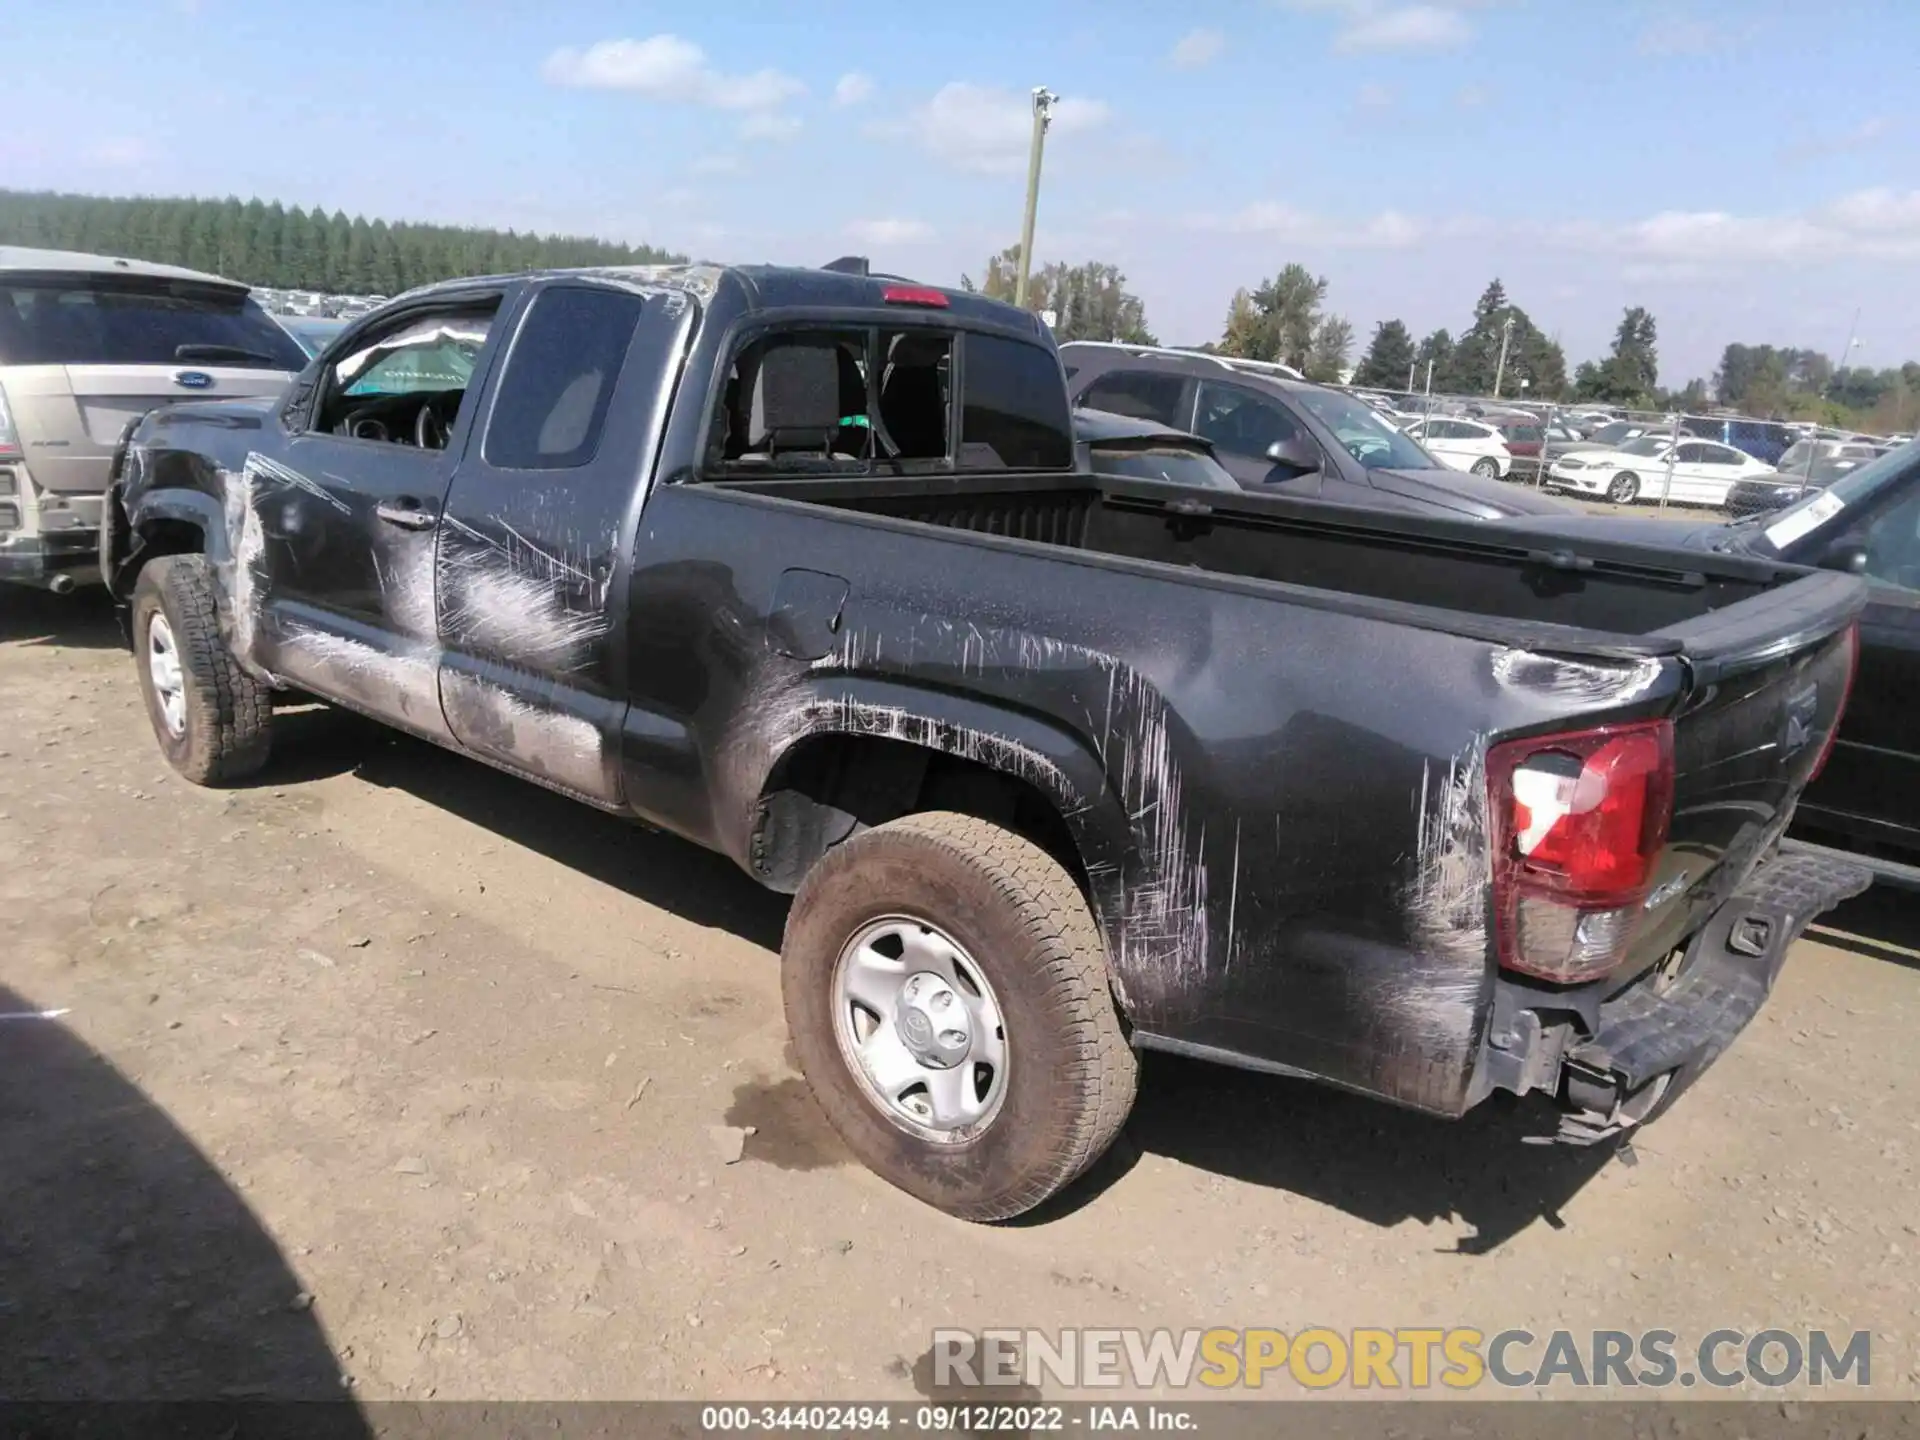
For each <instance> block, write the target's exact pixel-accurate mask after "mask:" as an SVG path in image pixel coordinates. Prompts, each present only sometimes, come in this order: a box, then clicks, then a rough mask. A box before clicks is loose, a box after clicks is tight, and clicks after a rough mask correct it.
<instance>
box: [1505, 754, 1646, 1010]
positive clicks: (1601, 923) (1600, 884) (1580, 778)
mask: <svg viewBox="0 0 1920 1440" xmlns="http://www.w3.org/2000/svg"><path fill="white" fill-rule="evenodd" d="M1487 786H1488V799H1489V803H1490V805H1491V807H1492V817H1493V824H1492V827H1491V829H1492V840H1493V845H1494V856H1493V882H1494V903H1495V915H1496V919H1497V924H1498V930H1499V940H1500V958H1501V963H1503V964H1505V965H1507V966H1509V967H1511V968H1513V969H1515V970H1524V971H1526V972H1527V973H1528V974H1531V975H1538V976H1541V977H1542V978H1544V979H1548V980H1557V981H1563V982H1573V981H1578V980H1590V979H1593V978H1595V977H1597V976H1600V975H1604V974H1606V973H1607V972H1608V971H1610V970H1612V969H1613V968H1614V967H1615V966H1616V965H1618V964H1619V963H1620V961H1621V960H1622V959H1624V958H1625V955H1626V947H1627V944H1628V942H1629V941H1630V940H1631V939H1632V932H1633V929H1634V921H1635V919H1636V918H1637V916H1638V914H1639V911H1640V907H1641V905H1642V904H1643V902H1644V901H1645V900H1646V898H1647V891H1648V888H1649V886H1650V885H1651V884H1652V881H1653V872H1654V866H1655V864H1656V863H1657V862H1658V860H1659V858H1660V852H1661V850H1662V849H1663V848H1664V847H1665V845H1666V843H1667V827H1668V825H1669V824H1670V823H1671V821H1672V818H1673V722H1671V721H1669V720H1653V721H1646V722H1642V723H1636V724H1631V725H1611V726H1604V727H1602V728H1600V729H1597V730H1583V731H1579V732H1576V733H1573V734H1568V735H1545V736H1538V737H1535V738H1533V739H1528V740H1509V741H1506V742H1504V743H1503V744H1500V745H1496V746H1494V747H1493V748H1492V749H1491V750H1490V751H1489V752H1488V754H1487Z"/></svg>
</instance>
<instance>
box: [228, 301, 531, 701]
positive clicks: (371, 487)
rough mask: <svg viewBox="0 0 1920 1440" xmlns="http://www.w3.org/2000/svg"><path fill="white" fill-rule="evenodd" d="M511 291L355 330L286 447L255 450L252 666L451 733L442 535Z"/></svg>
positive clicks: (249, 479) (245, 579)
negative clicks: (439, 679)
mask: <svg viewBox="0 0 1920 1440" xmlns="http://www.w3.org/2000/svg"><path fill="white" fill-rule="evenodd" d="M500 298H501V297H500V296H499V295H497V294H492V295H486V296H481V297H477V298H466V299H462V300H459V301H443V302H441V303H439V304H437V305H434V306H432V307H426V308H420V309H412V310H408V311H406V312H404V313H402V314H400V315H396V316H392V317H383V318H382V320H381V321H379V322H378V323H377V324H375V325H374V326H372V327H369V328H363V329H360V330H356V331H354V332H351V333H349V334H348V335H346V336H343V337H342V338H341V340H340V341H339V342H338V343H337V344H336V345H335V346H334V347H333V348H332V349H331V350H330V351H329V353H328V355H327V357H326V359H325V361H324V363H323V364H322V365H321V367H320V368H319V371H318V374H319V379H318V381H317V384H316V393H315V395H314V396H313V397H312V399H311V401H310V402H309V403H307V404H306V405H305V406H303V407H301V408H299V409H298V411H297V413H296V414H295V415H294V416H293V417H291V418H290V419H289V421H288V422H287V424H288V429H287V431H286V438H285V442H284V444H283V445H280V446H277V447H274V448H275V449H276V450H277V453H272V454H269V453H266V452H265V451H259V452H255V453H253V454H251V455H249V456H248V458H247V462H246V468H245V472H244V474H243V476H242V477H241V487H242V493H243V496H244V503H245V506H246V509H247V512H248V513H247V517H246V526H247V528H246V529H243V531H242V546H241V552H240V553H239V555H238V556H237V559H238V560H239V562H240V571H239V575H238V578H237V582H236V584H237V591H238V593H237V594H236V602H237V603H236V609H237V610H244V611H245V612H246V613H245V617H244V618H243V619H242V620H241V621H240V623H241V624H242V626H243V627H251V635H250V636H248V637H246V638H248V639H250V640H251V642H252V643H251V644H250V645H249V646H247V648H249V649H250V651H251V653H252V654H253V656H254V658H255V659H256V660H257V661H258V662H259V663H260V664H262V665H264V666H265V667H266V668H267V669H269V670H270V671H272V672H273V673H274V674H276V675H280V676H283V677H285V678H286V679H288V680H291V681H293V682H294V683H295V684H297V685H301V686H304V687H306V688H309V689H311V690H313V691H314V692H315V693H316V694H319V695H322V696H324V697H326V698H328V699H330V700H337V701H339V702H341V703H343V704H346V705H349V706H352V707H353V708H355V709H358V710H361V711H364V712H366V713H367V714H370V715H373V716H374V717H376V718H378V719H381V720H384V721H387V722H388V723H390V724H393V725H397V726H399V727H401V728H403V729H406V730H411V731H413V732H415V733H416V734H421V735H426V736H428V737H430V738H433V739H444V738H446V737H447V733H448V732H447V726H446V720H445V718H444V716H443V714H442V712H441V708H440V701H439V695H438V690H437V685H436V674H437V670H438V659H437V646H436V643H435V642H436V636H435V618H434V550H435V542H436V540H437V538H438V536H439V532H440V512H441V505H442V502H443V501H444V499H445V496H446V492H447V486H448V483H449V481H450V480H451V478H452V474H453V464H454V459H455V457H456V456H457V455H458V454H459V451H460V447H461V446H463V445H464V444H465V442H466V434H467V431H468V429H469V428H470V426H471V424H472V413H471V412H472V410H473V408H474V407H473V406H472V405H471V404H469V403H467V391H468V387H469V385H471V386H472V387H473V388H474V389H475V390H477V389H478V387H479V385H480V383H481V381H482V380H483V379H484V375H485V370H484V368H483V367H484V365H485V363H486V362H487V360H488V359H489V357H490V354H491V351H490V349H489V345H488V340H489V335H490V332H491V331H492V328H493V319H494V316H495V314H496V313H497V311H498V309H499V307H500ZM249 537H251V538H249ZM243 599H244V600H245V601H246V602H248V603H245V604H241V603H238V602H240V601H242V600H243Z"/></svg>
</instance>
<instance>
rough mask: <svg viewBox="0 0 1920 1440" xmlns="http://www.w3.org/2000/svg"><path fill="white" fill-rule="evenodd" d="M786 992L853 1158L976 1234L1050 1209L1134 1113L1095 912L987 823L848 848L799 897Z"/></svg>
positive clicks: (901, 823)
mask: <svg viewBox="0 0 1920 1440" xmlns="http://www.w3.org/2000/svg"><path fill="white" fill-rule="evenodd" d="M782 986H783V990H784V992H785V998H786V1011H787V1024H788V1028H789V1029H790V1030H791V1031H792V1034H793V1043H794V1049H795V1051H796V1052H797V1054H798V1057H799V1060H800V1067H801V1070H802V1071H803V1072H804V1073H805V1075H806V1077H807V1082H808V1084H809V1085H810V1086H811V1087H812V1089H813V1093H814V1095H815V1096H816V1097H817V1098H818V1100H819V1102H820V1106H821V1108H822V1109H823V1110H824V1111H826V1114H827V1118H828V1119H829V1120H830V1121H832V1123H833V1126H834V1128H835V1129H836V1130H838V1131H839V1132H840V1135H841V1137H842V1138H843V1139H844V1140H845V1141H846V1143H847V1145H848V1147H849V1148H850V1149H851V1150H852V1151H853V1152H854V1154H856V1155H857V1156H859V1158H860V1159H861V1161H862V1162H864V1163H865V1164H866V1165H867V1167H868V1168H869V1169H871V1170H873V1171H874V1172H875V1173H877V1174H878V1175H880V1176H881V1178H883V1179H885V1180H887V1181H889V1182H890V1183H892V1184H894V1185H897V1186H898V1187H899V1188H900V1189H902V1190H905V1191H906V1192H907V1193H908V1194H910V1195H914V1196H917V1197H918V1198H919V1199H922V1200H925V1201H926V1202H927V1203H928V1204H930V1205H934V1206H937V1207H938V1208H939V1209H942V1210H945V1211H946V1212H948V1213H949V1214H952V1215H957V1216H960V1217H961V1218H962V1219H967V1220H1004V1219H1007V1218H1009V1217H1011V1216H1014V1215H1018V1214H1020V1213H1022V1212H1023V1211H1026V1210H1030V1209H1032V1208H1033V1207H1034V1206H1035V1205H1038V1204H1039V1203H1040V1202H1041V1201H1043V1200H1045V1199H1046V1198H1047V1197H1048V1196H1050V1195H1052V1194H1054V1193H1055V1192H1056V1191H1058V1190H1059V1189H1060V1188H1061V1187H1063V1186H1065V1185H1067V1184H1068V1183H1070V1182H1071V1181H1072V1180H1073V1179H1074V1178H1075V1177H1076V1176H1078V1175H1080V1174H1081V1172H1083V1171H1084V1170H1086V1168H1087V1167H1088V1166H1089V1165H1091V1164H1092V1163H1093V1162H1094V1161H1095V1160H1097V1159H1098V1158H1099V1157H1100V1155H1101V1154H1102V1153H1103V1152H1104V1151H1105V1150H1106V1148H1107V1147H1108V1146H1109V1145H1110V1144H1111V1143H1112V1142H1113V1139H1114V1137H1115V1136H1116V1135H1118V1134H1119V1132H1120V1128H1121V1126H1122V1125H1123V1124H1124V1123H1125V1121H1126V1118H1127V1112H1128V1111H1129V1110H1130V1109H1131V1108H1132V1105H1133V1096H1134V1089H1135V1085H1136V1081H1137V1063H1136V1060H1135V1057H1134V1054H1133V1051H1132V1049H1131V1047H1130V1046H1129V1045H1128V1043H1127V1040H1126V1036H1125V1034H1124V1033H1123V1032H1122V1030H1121V1026H1120V1019H1119V1016H1118V1014H1117V1013H1116V1012H1115V1010H1114V1005H1113V1000H1112V997H1111V995H1110V994H1109V992H1108V989H1107V972H1106V951H1105V947H1104V946H1103V945H1102V943H1101V941H1100V935H1099V931H1098V930H1097V929H1096V928H1095V926H1094V923H1093V917H1092V915H1091V914H1090V913H1089V912H1088V909H1087V904H1086V901H1085V899H1084V898H1083V897H1082V896H1081V894H1080V891H1079V888H1078V887H1077V886H1076V885H1075V884H1074V882H1073V879H1072V877H1071V876H1069V875H1068V874H1067V872H1066V871H1065V870H1064V869H1062V868H1061V866H1060V865H1059V863H1058V862H1057V861H1055V860H1054V859H1053V858H1052V857H1051V856H1049V855H1047V854H1046V852H1044V851H1043V850H1041V849H1040V848H1039V847H1037V846H1035V845H1033V844H1032V843H1031V842H1029V841H1027V840H1025V839H1023V838H1021V837H1020V836H1018V835H1015V834H1013V833H1012V832H1011V831H1008V830H1004V829H1002V828H1000V827H999V826H997V825H992V824H989V823H988V822H986V821H984V820H976V819H974V818H972V817H970V816H965V815H957V814H947V813H934V814H926V815H914V816H909V817H907V818H906V819H904V820H897V821H895V822H893V823H892V824H890V825H882V826H879V827H878V828H876V829H873V830H868V831H866V832H864V833H863V834H860V835H857V836H855V837H854V838H853V839H852V840H849V841H847V842H846V843H845V844H843V845H841V846H838V847H837V848H836V849H834V850H833V851H831V852H830V853H829V854H828V855H827V857H826V858H825V859H823V860H822V861H821V862H820V863H819V864H818V865H816V866H815V867H814V869H813V871H812V872H811V873H810V874H809V875H808V876H807V879H806V881H805V883H804V884H803V885H802V886H801V887H800V893H799V894H798V896H797V897H796V898H795V900H794V905H793V912H792V914H791V916H790V917H789V919H788V921H787V932H786V939H785V942H784V944H783V946H782Z"/></svg>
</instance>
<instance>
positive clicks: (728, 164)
mask: <svg viewBox="0 0 1920 1440" xmlns="http://www.w3.org/2000/svg"><path fill="white" fill-rule="evenodd" d="M746 168H747V167H746V166H745V165H744V164H743V163H742V162H741V160H740V157H739V156H738V155H725V154H721V155H702V156H701V157H700V158H699V159H697V160H695V161H694V162H693V163H692V164H691V165H689V166H687V173H688V174H690V175H738V174H739V173H740V172H741V171H743V170H745V169H746Z"/></svg>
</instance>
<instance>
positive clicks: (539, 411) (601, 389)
mask: <svg viewBox="0 0 1920 1440" xmlns="http://www.w3.org/2000/svg"><path fill="white" fill-rule="evenodd" d="M645 304H646V302H645V300H644V299H642V297H640V296H638V295H632V294H628V293H627V292H626V291H622V290H601V289H589V288H576V287H561V288H557V289H551V290H544V291H542V292H541V293H540V295H539V297H538V298H537V299H536V300H535V301H534V302H533V309H532V310H531V311H529V312H528V314H527V318H526V320H525V321H523V322H522V323H521V326H520V333H519V334H518V335H517V336H515V337H514V342H513V349H512V351H511V352H510V353H509V355H508V357H507V368H506V373H505V374H504V375H503V376H502V377H501V380H500V390H499V394H498V396H497V397H496V398H495V400H494V402H493V419H492V420H491V421H490V422H489V423H488V426H487V445H486V457H487V463H488V464H489V465H494V466H498V467H499V468H500V469H502V470H573V469H577V468H579V467H580V466H582V465H586V464H588V463H590V462H591V461H592V460H593V457H594V456H595V455H596V454H598V453H599V451H600V434H601V431H603V430H604V429H605V428H606V423H607V410H608V408H609V407H610V406H611V405H612V404H613V392H614V387H615V386H616V385H617V384H618V382H619V379H620V367H621V365H622V363H623V362H624V361H625V360H626V358H627V347H628V346H629V345H631V344H632V343H633V331H634V327H635V326H636V325H638V324H639V323H640V311H641V309H642V308H643V307H644V305H645Z"/></svg>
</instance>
